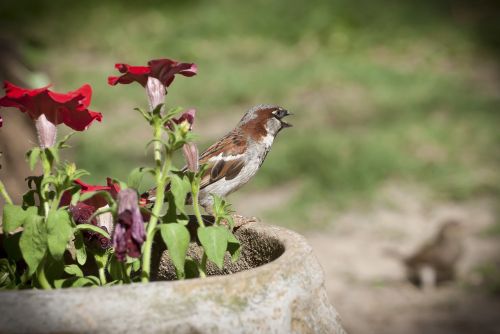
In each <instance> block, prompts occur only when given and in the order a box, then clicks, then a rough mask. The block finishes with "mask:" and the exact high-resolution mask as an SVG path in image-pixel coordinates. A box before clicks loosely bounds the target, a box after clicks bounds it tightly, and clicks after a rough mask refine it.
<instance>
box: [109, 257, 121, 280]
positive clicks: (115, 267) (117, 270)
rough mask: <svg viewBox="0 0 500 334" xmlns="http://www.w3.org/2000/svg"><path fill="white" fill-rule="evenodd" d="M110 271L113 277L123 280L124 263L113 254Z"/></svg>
mask: <svg viewBox="0 0 500 334" xmlns="http://www.w3.org/2000/svg"><path fill="white" fill-rule="evenodd" d="M108 272H109V275H110V276H111V278H112V279H114V280H123V278H124V277H123V270H122V264H121V262H119V261H118V260H117V259H116V256H111V257H110V259H109V262H108Z"/></svg>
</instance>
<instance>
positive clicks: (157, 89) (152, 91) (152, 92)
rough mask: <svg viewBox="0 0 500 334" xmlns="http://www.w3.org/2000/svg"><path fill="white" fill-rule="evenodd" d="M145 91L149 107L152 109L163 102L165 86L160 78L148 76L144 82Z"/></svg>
mask: <svg viewBox="0 0 500 334" xmlns="http://www.w3.org/2000/svg"><path fill="white" fill-rule="evenodd" d="M146 92H147V94H148V100H149V108H150V110H151V111H153V110H154V109H155V108H156V106H157V105H159V104H160V103H164V102H165V93H166V90H165V86H164V85H163V84H162V83H161V81H160V80H158V79H156V78H153V77H148V82H147V84H146Z"/></svg>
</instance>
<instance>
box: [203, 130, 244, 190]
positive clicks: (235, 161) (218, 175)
mask: <svg viewBox="0 0 500 334" xmlns="http://www.w3.org/2000/svg"><path fill="white" fill-rule="evenodd" d="M246 145H247V141H246V139H245V138H244V137H243V136H242V135H241V134H240V133H239V132H236V131H233V132H230V133H228V134H227V135H226V136H224V137H223V138H221V139H220V140H219V141H218V142H217V143H215V144H214V145H212V146H210V147H209V148H208V149H207V150H206V151H205V152H203V153H202V154H201V157H200V163H201V164H203V163H207V164H208V168H207V170H206V172H205V174H204V175H203V178H202V179H201V183H200V189H202V188H204V187H206V186H208V185H209V184H212V183H214V182H216V181H218V180H220V179H222V178H225V179H226V180H231V179H234V178H235V177H236V176H237V175H238V174H239V172H240V171H241V169H242V168H243V166H244V152H245V149H246Z"/></svg>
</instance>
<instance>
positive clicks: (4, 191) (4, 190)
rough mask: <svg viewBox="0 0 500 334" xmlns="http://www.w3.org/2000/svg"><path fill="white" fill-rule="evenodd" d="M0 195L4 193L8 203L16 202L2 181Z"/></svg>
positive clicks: (3, 195) (0, 182)
mask: <svg viewBox="0 0 500 334" xmlns="http://www.w3.org/2000/svg"><path fill="white" fill-rule="evenodd" d="M0 195H2V197H3V198H4V200H5V202H6V203H7V204H14V203H13V202H12V199H11V198H10V196H9V194H8V193H7V189H6V188H5V185H4V184H3V182H2V181H0Z"/></svg>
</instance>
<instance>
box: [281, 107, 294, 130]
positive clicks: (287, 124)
mask: <svg viewBox="0 0 500 334" xmlns="http://www.w3.org/2000/svg"><path fill="white" fill-rule="evenodd" d="M291 115H293V114H292V113H290V112H288V110H287V114H286V115H285V116H284V117H286V116H291ZM280 122H281V128H282V129H283V128H291V127H292V126H293V125H292V124H290V123H287V122H285V121H283V118H282V119H280Z"/></svg>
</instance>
